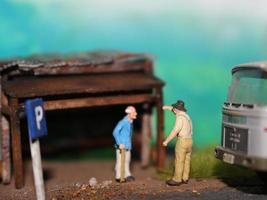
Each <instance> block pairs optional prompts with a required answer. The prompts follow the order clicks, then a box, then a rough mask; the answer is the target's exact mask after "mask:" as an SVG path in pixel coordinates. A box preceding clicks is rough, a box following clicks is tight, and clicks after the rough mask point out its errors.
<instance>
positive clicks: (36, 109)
mask: <svg viewBox="0 0 267 200" xmlns="http://www.w3.org/2000/svg"><path fill="white" fill-rule="evenodd" d="M26 115H27V122H28V131H29V139H30V148H31V156H32V168H33V175H34V184H35V192H36V197H37V200H45V189H44V179H43V170H42V160H41V152H40V143H39V138H40V137H42V136H44V135H47V127H46V120H45V116H44V108H43V101H42V99H33V100H27V101H26Z"/></svg>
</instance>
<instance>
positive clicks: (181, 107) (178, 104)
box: [172, 100, 186, 112]
mask: <svg viewBox="0 0 267 200" xmlns="http://www.w3.org/2000/svg"><path fill="white" fill-rule="evenodd" d="M172 107H174V108H176V109H177V110H181V111H184V112H186V109H185V106H184V102H183V101H182V100H178V101H177V102H176V103H174V104H172Z"/></svg>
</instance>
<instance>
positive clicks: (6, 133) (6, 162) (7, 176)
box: [1, 115, 11, 184]
mask: <svg viewBox="0 0 267 200" xmlns="http://www.w3.org/2000/svg"><path fill="white" fill-rule="evenodd" d="M1 124H2V171H1V172H2V181H3V183H4V184H9V183H10V180H11V172H10V169H11V168H10V129H9V122H8V120H7V118H6V117H5V116H3V115H2V119H1Z"/></svg>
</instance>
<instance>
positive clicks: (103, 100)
mask: <svg viewBox="0 0 267 200" xmlns="http://www.w3.org/2000/svg"><path fill="white" fill-rule="evenodd" d="M156 99H157V97H156V96H155V95H151V94H143V95H125V96H122V95H121V96H111V97H87V98H78V99H64V100H51V101H45V102H44V109H45V110H57V109H70V108H84V107H93V106H107V105H119V104H131V103H143V102H155V101H156Z"/></svg>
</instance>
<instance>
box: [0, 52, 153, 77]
mask: <svg viewBox="0 0 267 200" xmlns="http://www.w3.org/2000/svg"><path fill="white" fill-rule="evenodd" d="M147 60H151V56H149V55H147V54H132V53H125V52H119V51H99V52H91V53H80V54H70V55H63V54H49V55H37V56H31V57H28V58H24V59H16V60H15V61H12V62H8V63H5V64H2V65H1V64H0V73H1V74H4V73H6V74H10V75H18V74H23V73H32V74H34V75H46V74H72V73H73V74H76V73H85V72H93V71H96V72H98V71H99V70H100V72H103V71H105V70H107V66H109V68H110V66H111V65H112V66H113V68H114V66H115V68H116V69H117V70H119V68H120V67H121V65H120V64H121V63H123V64H124V66H125V63H129V64H131V63H136V62H140V61H141V62H143V61H147ZM95 68H99V69H97V70H96V69H95ZM103 68H105V69H103ZM135 68H136V66H135ZM116 69H113V70H114V71H116Z"/></svg>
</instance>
